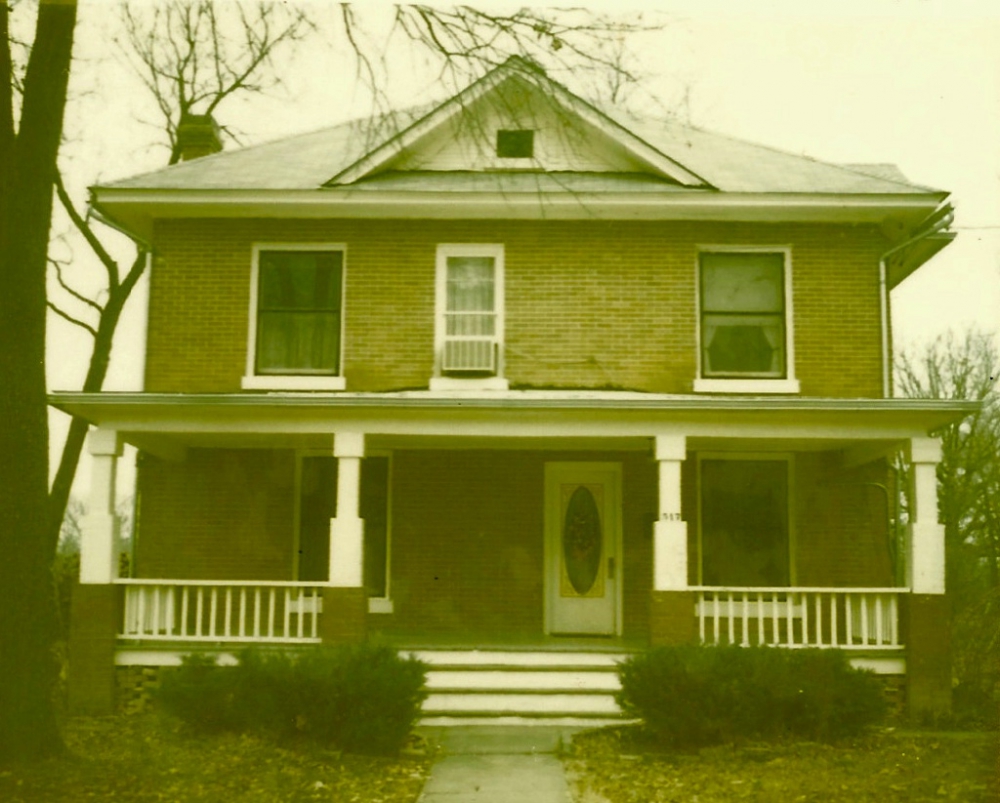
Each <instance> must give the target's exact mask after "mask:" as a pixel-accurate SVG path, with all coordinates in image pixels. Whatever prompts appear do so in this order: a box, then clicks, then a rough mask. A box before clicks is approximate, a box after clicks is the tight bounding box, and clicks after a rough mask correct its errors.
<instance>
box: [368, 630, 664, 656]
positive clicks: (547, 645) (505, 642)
mask: <svg viewBox="0 0 1000 803" xmlns="http://www.w3.org/2000/svg"><path fill="white" fill-rule="evenodd" d="M369 637H370V639H371V640H372V641H375V642H376V643H380V644H388V645H389V646H391V647H395V648H396V649H399V650H481V651H496V652H503V651H518V652H525V651H533V650H537V651H538V652H581V651H585V652H608V653H631V652H640V651H642V650H645V649H646V648H647V647H648V646H649V640H648V639H646V638H636V637H628V638H622V637H617V636H551V635H544V634H538V635H516V634H514V635H508V634H503V635H494V634H476V635H473V634H468V633H413V632H407V633H389V632H384V631H372V632H371V633H370V634H369Z"/></svg>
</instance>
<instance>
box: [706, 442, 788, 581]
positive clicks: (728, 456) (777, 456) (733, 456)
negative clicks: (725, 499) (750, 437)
mask: <svg viewBox="0 0 1000 803" xmlns="http://www.w3.org/2000/svg"><path fill="white" fill-rule="evenodd" d="M703 460H776V461H777V460H780V461H784V462H785V463H786V464H787V466H788V585H789V588H792V587H794V586H795V584H796V583H797V582H798V572H797V571H796V565H795V564H796V559H797V557H798V543H797V538H796V532H795V455H794V454H793V453H792V452H698V454H697V464H696V467H695V469H696V476H695V482H696V483H697V489H696V493H697V504H698V508H697V509H698V555H697V560H698V585H699V586H700V585H704V575H703V572H704V560H703V555H704V548H703V542H702V524H703V522H704V520H705V517H704V516H703V515H702V508H701V505H702V498H703V497H702V492H701V485H702V484H701V463H702V461H703Z"/></svg>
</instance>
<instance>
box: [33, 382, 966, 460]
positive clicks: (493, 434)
mask: <svg viewBox="0 0 1000 803" xmlns="http://www.w3.org/2000/svg"><path fill="white" fill-rule="evenodd" d="M49 401H50V404H52V405H53V406H54V407H56V408H57V409H59V410H62V411H63V412H66V413H69V414H71V415H76V416H80V417H82V418H84V419H86V420H87V421H89V422H90V423H91V424H94V425H96V426H100V427H103V428H107V429H113V430H117V431H118V432H119V433H120V434H121V435H122V437H123V438H124V439H125V440H126V441H127V442H129V443H132V444H134V445H136V446H138V447H139V448H141V449H145V450H147V451H150V452H152V453H153V454H160V455H162V456H165V457H172V456H177V457H180V456H183V451H184V450H185V449H186V448H208V447H214V448H284V449H289V448H291V449H303V450H311V449H316V450H323V451H326V450H329V449H330V447H331V444H332V436H333V435H334V434H335V433H337V432H364V433H367V434H368V435H369V437H368V447H369V448H370V449H389V448H394V449H402V448H422V449H428V448H505V449H545V450H581V449H587V450H596V451H603V450H646V449H649V448H650V438H652V437H653V436H656V435H686V436H687V437H688V443H689V446H690V447H691V448H693V449H702V450H707V449H719V450H724V449H734V448H739V449H744V450H745V449H756V450H762V451H765V450H768V451H770V450H785V451H800V450H816V449H845V448H848V447H850V446H852V445H855V446H856V445H857V444H858V443H859V442H863V443H864V444H865V445H866V447H872V448H873V449H874V450H875V451H877V450H878V449H879V448H880V447H882V446H885V447H888V446H889V445H891V444H893V443H897V442H899V441H900V440H904V439H907V438H912V437H921V436H924V435H926V434H927V433H928V432H931V431H933V430H935V429H937V428H939V427H941V426H943V425H945V424H948V423H950V422H953V421H956V420H960V419H961V418H962V417H964V416H965V415H968V414H969V413H970V412H973V411H975V410H976V409H978V404H977V403H976V402H965V401H942V400H927V399H817V398H792V397H767V398H762V397H738V398H737V397H718V396H712V397H706V396H672V395H661V394H644V393H629V392H592V393H587V392H575V391H566V392H544V391H513V392H509V393H496V394H492V395H490V396H482V395H480V396H468V395H465V396H463V395H455V394H450V395H449V394H435V393H430V392H426V391H423V392H421V391H409V392H399V393H377V394H376V393H370V394H361V393H337V394H322V393H309V394H163V393H92V394H88V393H66V392H62V393H53V394H51V395H50V397H49Z"/></svg>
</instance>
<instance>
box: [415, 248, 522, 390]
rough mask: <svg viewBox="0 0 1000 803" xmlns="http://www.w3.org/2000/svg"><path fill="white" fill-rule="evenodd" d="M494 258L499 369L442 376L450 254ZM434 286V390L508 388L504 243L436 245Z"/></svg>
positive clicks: (451, 255) (432, 387)
mask: <svg viewBox="0 0 1000 803" xmlns="http://www.w3.org/2000/svg"><path fill="white" fill-rule="evenodd" d="M481 256H488V257H493V260H494V263H493V264H494V271H495V272H494V277H493V281H494V288H493V291H494V298H495V299H496V308H495V311H496V331H495V335H494V336H495V337H496V341H497V371H496V374H495V375H494V376H487V377H470V378H468V379H466V378H464V377H459V376H443V375H442V373H441V354H442V352H443V350H444V340H445V304H446V299H447V278H448V257H481ZM435 264H436V275H435V287H434V375H433V376H432V377H431V380H430V389H431V390H472V391H479V390H507V389H508V388H509V387H510V383H509V382H508V381H507V379H506V378H505V377H504V317H505V307H504V246H503V245H502V244H501V243H441V244H439V245H438V247H437V257H436V262H435Z"/></svg>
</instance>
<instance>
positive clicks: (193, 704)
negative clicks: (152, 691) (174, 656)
mask: <svg viewBox="0 0 1000 803" xmlns="http://www.w3.org/2000/svg"><path fill="white" fill-rule="evenodd" d="M233 672H234V670H233V669H232V667H220V666H216V659H215V656H214V655H185V656H184V658H183V659H182V662H181V665H180V667H179V668H177V669H176V670H174V671H169V672H167V671H165V672H162V673H161V674H162V677H161V679H160V686H159V688H158V689H157V691H156V697H157V699H158V700H159V701H160V704H161V705H162V706H163V707H164V708H165V709H166V710H167V711H169V712H170V713H171V714H174V715H175V716H177V717H179V718H180V719H182V720H184V722H186V723H188V724H189V725H191V726H192V727H193V728H195V729H196V730H199V731H206V732H209V733H212V732H217V731H222V730H228V729H231V727H232V722H231V716H232V707H233V700H232V680H233Z"/></svg>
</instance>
